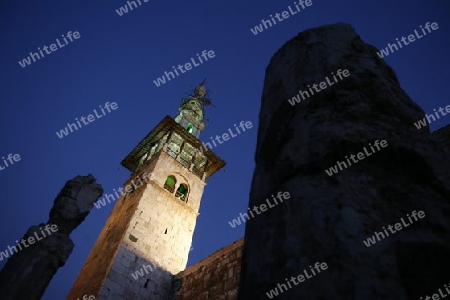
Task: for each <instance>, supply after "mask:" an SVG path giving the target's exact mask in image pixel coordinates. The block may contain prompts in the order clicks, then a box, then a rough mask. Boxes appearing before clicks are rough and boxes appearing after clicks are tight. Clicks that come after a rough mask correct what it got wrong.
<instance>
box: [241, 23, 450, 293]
mask: <svg viewBox="0 0 450 300" xmlns="http://www.w3.org/2000/svg"><path fill="white" fill-rule="evenodd" d="M377 51H378V50H377V49H376V48H375V47H373V46H371V45H368V44H366V43H364V42H363V41H362V40H361V38H360V37H359V36H358V35H357V34H356V33H355V31H354V29H353V28H352V27H351V26H350V25H347V24H334V25H329V26H322V27H318V28H314V29H310V30H307V31H304V32H302V33H300V34H299V35H298V36H296V37H295V38H293V39H292V40H290V41H289V42H287V43H286V44H285V45H284V46H283V47H282V48H281V49H280V50H278V51H277V53H276V54H275V55H274V56H273V58H272V59H271V61H270V64H269V66H268V67H267V69H266V76H265V82H264V90H263V96H262V105H261V111H260V123H259V132H258V143H257V150H256V154H255V160H256V168H255V172H254V175H253V182H252V188H251V193H250V201H249V207H250V208H253V207H254V206H260V205H261V204H265V203H266V199H267V198H268V199H269V200H272V197H271V195H272V194H273V195H275V196H276V194H277V193H278V192H279V191H281V192H286V191H287V192H289V193H290V195H291V197H290V199H288V200H285V201H283V202H282V203H279V204H278V205H275V206H274V207H271V208H268V209H267V210H266V211H264V212H261V213H260V214H259V215H257V216H255V217H254V218H252V219H250V220H249V221H247V224H246V234H245V242H244V254H243V265H242V267H243V274H242V280H241V289H240V297H239V299H243V300H244V299H268V296H267V294H266V292H269V291H270V290H271V289H275V288H283V292H282V293H281V292H280V290H278V294H279V296H276V299H278V300H282V299H289V300H290V299H419V297H422V296H423V297H424V298H425V296H426V295H432V294H435V293H438V289H439V288H441V289H442V291H444V284H449V282H450V278H449V277H448V272H449V270H450V252H449V241H450V217H449V216H450V190H449V187H450V172H449V170H450V163H449V160H448V157H447V156H446V153H447V152H444V150H443V149H442V145H441V144H440V143H439V142H438V141H437V139H436V138H435V137H434V136H433V135H432V134H430V133H429V129H428V127H426V128H424V129H421V130H418V129H417V128H416V127H415V126H414V122H417V121H418V120H420V119H423V118H424V111H423V110H422V109H421V108H420V107H419V106H418V105H417V104H416V103H415V102H413V101H412V100H411V98H409V96H408V95H407V94H406V93H405V91H404V90H402V88H401V87H400V85H399V82H398V79H397V77H396V75H395V73H394V71H393V70H392V68H390V67H389V66H388V65H387V64H386V63H385V62H384V61H383V59H381V58H380V57H378V56H377V54H376V52H377ZM403 51H406V50H403ZM396 55H401V54H400V53H399V54H396ZM339 69H341V71H343V70H344V69H347V70H348V71H349V73H350V75H349V76H348V77H343V79H342V80H340V79H339V78H337V79H338V81H337V82H336V81H335V80H334V78H333V77H332V76H333V75H332V72H333V73H334V74H337V70H339ZM417 76H419V74H417ZM326 77H328V79H329V81H330V82H331V83H333V85H329V84H328V83H327V82H326ZM321 82H326V84H325V88H323V89H322V87H323V86H324V85H322V87H320V86H319V87H318V88H317V89H320V90H319V92H317V91H314V90H313V92H314V95H312V93H310V96H309V97H306V94H304V95H305V99H304V100H302V101H301V102H300V103H298V104H294V105H291V104H290V103H289V102H288V99H291V98H292V97H294V96H296V95H297V94H299V91H303V92H304V91H309V92H310V90H309V87H308V85H309V86H310V87H311V88H313V84H317V85H319V84H320V83H321ZM449 118H450V117H449ZM376 140H379V141H381V140H386V142H387V146H386V147H385V148H383V147H380V150H379V151H378V150H377V151H376V152H373V151H372V150H371V148H370V145H369V143H371V144H372V146H373V145H375V141H376ZM364 147H365V148H366V149H367V150H368V151H369V154H370V153H371V154H370V157H369V156H368V155H366V156H365V158H362V159H360V160H359V161H358V160H357V159H359V157H357V158H356V157H355V160H357V162H356V163H354V162H353V163H352V162H351V165H349V166H348V167H347V168H345V167H344V166H342V170H339V169H338V172H337V173H336V174H334V175H331V176H330V175H328V174H327V173H326V172H325V170H328V169H329V168H330V167H333V166H335V165H336V164H337V161H339V162H346V163H348V162H347V158H346V156H347V157H348V159H350V156H351V155H352V154H353V155H355V156H356V155H357V154H358V153H359V152H364V150H363V149H364ZM374 148H375V147H374ZM375 150H376V149H375ZM447 154H448V153H447ZM341 165H342V164H341ZM272 204H273V200H272ZM259 210H260V211H261V209H259ZM413 211H416V213H417V212H419V211H423V212H424V214H425V216H424V217H423V218H418V220H417V221H415V220H414V219H413V218H412V217H411V218H412V220H413V222H412V223H410V221H409V219H408V216H407V214H409V215H410V216H412V212H413ZM402 218H403V220H404V221H405V223H407V224H409V225H408V226H403V229H401V230H399V231H397V232H395V233H392V232H391V231H389V232H388V233H389V235H388V236H386V237H385V238H382V237H380V235H379V237H380V240H379V241H378V240H376V243H375V244H372V245H369V246H366V245H365V243H363V241H366V240H367V239H368V238H371V237H372V236H373V235H374V233H375V232H377V233H380V232H384V229H383V226H384V227H385V228H386V229H388V226H389V225H391V226H394V225H396V223H402ZM393 230H395V228H394V229H393ZM316 262H318V263H319V264H321V263H326V265H327V266H328V268H327V269H326V270H322V271H321V272H320V273H318V272H317V271H316V275H315V276H312V277H311V278H306V275H305V274H304V270H306V271H307V273H308V274H309V276H311V275H312V272H311V271H310V267H309V266H313V267H314V264H315V263H316ZM317 273H318V274H317ZM302 274H303V277H304V278H303V281H302V282H300V281H301V279H300V278H299V277H300V276H299V275H302ZM292 277H294V279H295V282H297V284H295V283H294V282H293V281H292ZM286 278H287V279H288V281H289V284H290V286H291V287H289V284H288V282H287V281H286ZM278 284H279V285H278ZM281 284H284V285H285V286H286V288H284V287H283V286H282V285H281Z"/></svg>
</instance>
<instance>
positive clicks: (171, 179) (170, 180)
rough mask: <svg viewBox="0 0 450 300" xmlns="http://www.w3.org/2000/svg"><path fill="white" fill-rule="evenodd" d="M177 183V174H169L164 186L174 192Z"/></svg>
mask: <svg viewBox="0 0 450 300" xmlns="http://www.w3.org/2000/svg"><path fill="white" fill-rule="evenodd" d="M176 183H177V180H176V179H175V176H172V175H169V176H167V179H166V182H165V183H164V188H165V189H166V190H168V191H169V192H171V193H173V191H174V190H175V184H176Z"/></svg>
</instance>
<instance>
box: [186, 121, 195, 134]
mask: <svg viewBox="0 0 450 300" xmlns="http://www.w3.org/2000/svg"><path fill="white" fill-rule="evenodd" d="M186 130H187V131H188V132H189V133H192V131H194V126H192V124H191V123H189V124H188V126H187V128H186Z"/></svg>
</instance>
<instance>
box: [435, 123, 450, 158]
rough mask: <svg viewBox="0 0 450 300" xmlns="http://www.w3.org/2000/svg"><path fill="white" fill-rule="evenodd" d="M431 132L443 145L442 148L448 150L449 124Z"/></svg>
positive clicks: (449, 146) (449, 143) (449, 145)
mask: <svg viewBox="0 0 450 300" xmlns="http://www.w3.org/2000/svg"><path fill="white" fill-rule="evenodd" d="M433 134H434V136H435V137H436V139H437V140H438V141H439V142H441V143H442V144H443V145H444V148H445V149H446V150H447V151H449V152H450V125H447V126H445V127H442V128H440V129H439V130H436V131H435V132H433Z"/></svg>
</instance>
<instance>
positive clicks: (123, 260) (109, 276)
mask: <svg viewBox="0 0 450 300" xmlns="http://www.w3.org/2000/svg"><path fill="white" fill-rule="evenodd" d="M202 89H204V83H203V84H202V85H200V86H199V87H198V88H197V89H196V92H195V93H194V94H193V95H192V96H190V97H188V98H187V99H184V100H183V101H182V104H181V106H180V110H179V114H178V116H177V117H176V118H175V120H174V119H172V118H171V117H169V116H166V117H165V118H164V119H163V120H162V121H161V122H160V123H159V124H158V125H157V126H156V127H155V128H154V129H153V130H152V131H151V132H150V133H149V134H148V135H147V136H146V137H145V138H144V139H143V140H142V141H141V142H140V143H139V144H138V145H137V146H136V147H135V148H134V149H133V150H132V151H131V152H130V153H129V154H128V155H127V157H126V158H125V159H124V160H123V161H122V165H123V166H124V167H125V168H127V169H128V170H130V171H131V172H132V175H131V176H130V178H129V180H128V181H127V182H126V183H125V186H127V185H128V184H129V183H130V182H131V181H132V180H134V181H137V182H139V184H137V185H136V186H135V187H133V188H129V189H125V190H126V191H127V193H126V194H125V195H123V196H121V198H120V199H119V200H118V202H117V204H116V206H115V207H114V209H113V211H112V212H111V215H110V217H109V219H108V220H107V222H106V224H105V227H104V228H103V230H102V232H101V234H100V236H99V238H98V240H97V242H96V244H95V245H94V247H93V249H92V251H91V253H90V255H89V257H88V259H87V261H86V263H85V264H84V266H83V269H82V271H81V272H80V274H79V276H78V278H77V280H76V282H75V284H74V286H73V287H72V290H71V291H70V294H69V297H68V299H77V298H78V297H81V296H83V295H94V296H97V299H138V298H147V299H167V298H168V297H169V295H170V289H171V285H172V279H173V275H175V274H177V273H179V272H180V271H182V270H184V269H185V267H186V263H187V259H188V254H189V249H190V247H191V243H192V236H193V233H194V229H195V224H196V219H197V216H198V211H199V208H200V201H201V197H202V194H203V189H204V186H205V185H206V183H205V180H206V179H207V178H208V177H210V176H211V175H213V174H214V173H215V172H217V171H218V170H219V169H220V168H222V167H223V166H224V165H225V162H224V161H223V160H221V159H220V158H219V157H218V156H216V155H215V154H214V153H213V152H212V151H210V150H208V151H204V150H202V149H201V146H202V143H201V142H200V140H198V138H197V137H198V135H199V134H200V131H201V130H203V129H204V127H205V125H204V124H203V123H202V120H203V117H204V112H203V105H204V101H205V100H204V94H203V92H202Z"/></svg>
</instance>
